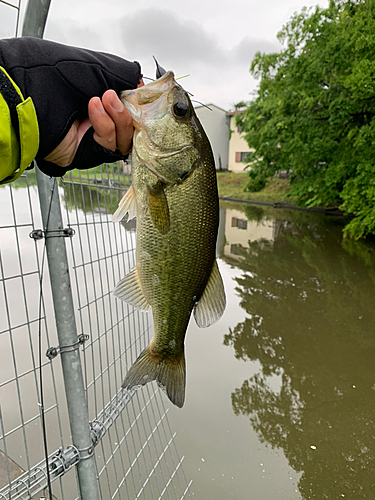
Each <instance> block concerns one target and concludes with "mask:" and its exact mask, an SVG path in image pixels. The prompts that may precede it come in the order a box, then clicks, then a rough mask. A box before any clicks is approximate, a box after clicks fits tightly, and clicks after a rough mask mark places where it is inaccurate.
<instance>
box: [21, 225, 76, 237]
mask: <svg viewBox="0 0 375 500" xmlns="http://www.w3.org/2000/svg"><path fill="white" fill-rule="evenodd" d="M75 234H76V232H75V230H74V229H73V228H72V227H66V228H65V229H48V230H47V231H42V230H41V229H34V231H31V233H30V234H29V236H30V238H33V239H34V240H41V239H42V238H72V236H74V235H75Z"/></svg>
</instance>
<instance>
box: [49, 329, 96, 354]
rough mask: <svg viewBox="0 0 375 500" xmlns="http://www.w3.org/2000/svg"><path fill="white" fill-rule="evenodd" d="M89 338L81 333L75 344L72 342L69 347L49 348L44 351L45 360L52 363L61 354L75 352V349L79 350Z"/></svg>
mask: <svg viewBox="0 0 375 500" xmlns="http://www.w3.org/2000/svg"><path fill="white" fill-rule="evenodd" d="M89 338H90V336H89V335H84V334H83V333H82V334H81V335H78V340H77V342H74V344H71V345H61V346H58V347H49V348H48V349H47V351H46V356H47V358H48V359H49V360H50V361H52V360H53V359H54V358H56V356H57V355H58V354H61V353H63V352H71V351H75V350H76V349H79V346H80V345H83V344H84V343H85V342H86V341H87V340H89Z"/></svg>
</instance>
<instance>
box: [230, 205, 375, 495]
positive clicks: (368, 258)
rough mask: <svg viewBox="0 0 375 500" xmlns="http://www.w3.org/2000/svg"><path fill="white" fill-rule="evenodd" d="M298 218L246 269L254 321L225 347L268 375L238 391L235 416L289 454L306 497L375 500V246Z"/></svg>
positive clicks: (241, 283)
mask: <svg viewBox="0 0 375 500" xmlns="http://www.w3.org/2000/svg"><path fill="white" fill-rule="evenodd" d="M249 215H251V214H249ZM255 215H256V219H257V220H258V221H259V213H258V212H256V214H255ZM292 216H293V217H295V219H296V220H295V222H292V223H291V222H285V221H281V220H279V221H278V222H279V224H278V233H277V236H276V237H275V240H274V242H273V245H272V248H270V247H268V248H267V250H266V251H265V250H264V242H262V241H254V242H249V246H248V248H242V255H243V257H244V259H243V260H241V261H240V262H239V263H238V264H237V266H238V267H239V268H240V269H242V270H243V274H242V275H241V276H240V277H237V278H236V281H237V283H238V286H237V288H236V291H237V292H238V294H239V296H240V298H241V302H240V304H241V306H242V307H243V308H244V309H245V311H246V312H247V316H248V317H247V318H246V319H245V321H243V322H241V323H239V324H238V325H237V326H236V327H235V328H234V329H233V330H230V331H229V333H228V334H227V335H225V338H224V344H225V345H227V346H231V347H233V349H234V352H235V356H236V358H238V359H239V360H245V361H246V360H252V361H256V360H257V361H259V362H260V363H261V370H260V371H259V372H258V373H257V374H256V375H254V376H253V377H251V378H250V379H248V380H245V381H244V383H243V385H242V387H241V388H238V389H236V390H235V391H234V393H232V406H233V411H234V413H235V414H236V415H245V416H247V417H248V418H249V420H250V423H251V425H252V426H253V428H254V429H255V431H256V432H257V434H258V435H259V438H260V439H261V441H263V442H267V443H269V444H270V445H271V446H272V447H281V448H283V450H284V453H285V455H286V457H287V458H288V460H289V462H290V465H291V466H292V467H293V468H294V469H295V470H296V471H298V472H301V478H300V481H299V489H300V492H301V495H302V498H303V499H306V500H307V499H309V500H310V499H317V500H322V499H329V500H332V499H335V498H347V499H353V500H354V499H372V498H374V491H375V428H374V422H375V329H374V325H375V310H374V300H375V272H374V271H375V265H374V262H375V258H374V257H375V252H374V245H371V244H364V243H361V244H358V243H355V242H347V241H346V242H344V243H343V242H342V236H341V225H340V224H339V223H338V221H337V220H332V219H329V218H326V217H321V216H314V215H312V214H299V215H292ZM344 495H345V496H344Z"/></svg>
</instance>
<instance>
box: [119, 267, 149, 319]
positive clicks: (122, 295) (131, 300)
mask: <svg viewBox="0 0 375 500" xmlns="http://www.w3.org/2000/svg"><path fill="white" fill-rule="evenodd" d="M112 293H113V295H114V296H115V297H117V298H119V299H121V300H123V301H124V302H127V303H128V304H130V305H131V306H133V307H136V308H137V309H139V310H140V311H147V310H148V309H149V308H150V304H149V303H148V302H147V299H146V297H145V294H144V293H143V290H142V285H141V282H140V280H139V276H138V271H137V268H136V267H135V268H134V269H133V270H132V271H130V273H129V274H127V275H126V276H125V278H123V279H122V280H121V281H119V282H118V283H117V285H116V286H115V288H114V290H113V292H112Z"/></svg>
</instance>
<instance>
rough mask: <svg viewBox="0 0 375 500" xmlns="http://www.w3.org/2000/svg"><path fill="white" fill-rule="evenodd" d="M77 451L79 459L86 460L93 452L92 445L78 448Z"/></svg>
mask: <svg viewBox="0 0 375 500" xmlns="http://www.w3.org/2000/svg"><path fill="white" fill-rule="evenodd" d="M78 453H79V459H80V460H87V459H89V458H91V457H92V456H93V454H94V445H93V444H91V445H90V446H88V447H87V448H79V449H78Z"/></svg>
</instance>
